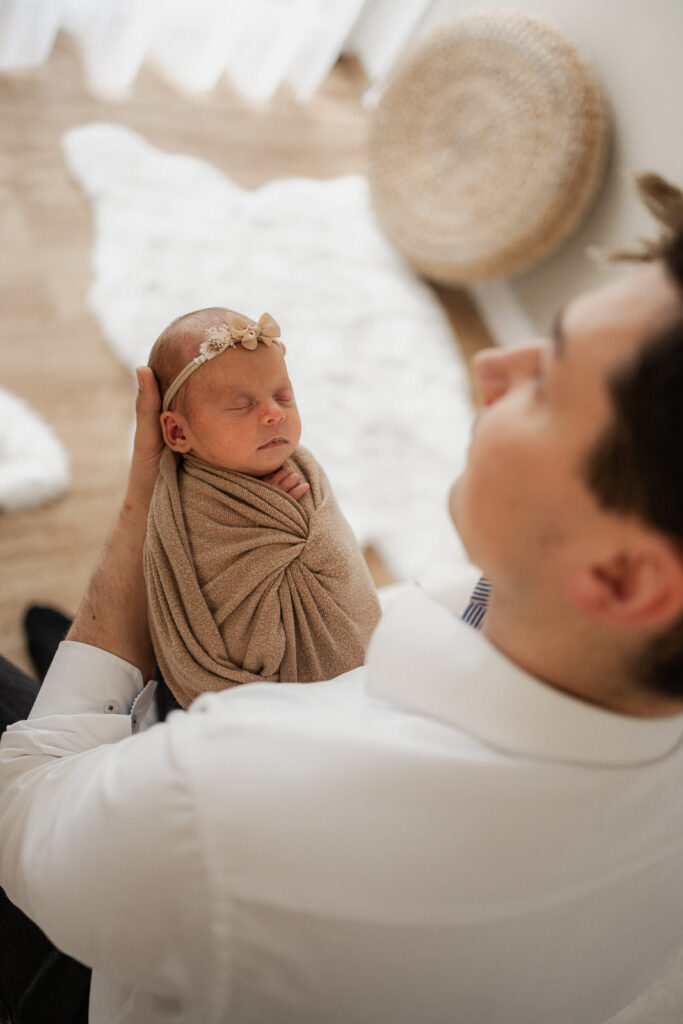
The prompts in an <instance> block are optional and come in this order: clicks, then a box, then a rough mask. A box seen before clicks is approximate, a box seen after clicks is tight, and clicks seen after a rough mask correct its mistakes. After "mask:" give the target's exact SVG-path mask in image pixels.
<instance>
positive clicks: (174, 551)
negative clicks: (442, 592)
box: [144, 308, 380, 707]
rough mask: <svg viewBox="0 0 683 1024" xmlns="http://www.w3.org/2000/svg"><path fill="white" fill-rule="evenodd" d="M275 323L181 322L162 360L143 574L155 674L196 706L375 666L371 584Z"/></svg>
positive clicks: (212, 314) (235, 316) (167, 339)
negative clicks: (305, 440) (227, 693)
mask: <svg viewBox="0 0 683 1024" xmlns="http://www.w3.org/2000/svg"><path fill="white" fill-rule="evenodd" d="M279 335H280V329H279V327H278V325H277V323H276V322H275V320H273V318H272V317H271V316H270V315H269V314H267V313H266V314H264V315H263V316H262V317H261V319H260V320H259V321H258V323H256V322H255V321H253V320H251V319H249V318H248V317H245V316H242V315H241V314H239V313H235V312H233V311H231V310H227V309H223V308H213V309H204V310H199V311H197V312H195V313H188V314H187V315H186V316H183V317H180V318H179V319H178V320H175V321H173V323H172V324H170V325H169V326H168V327H167V328H166V330H165V331H163V333H162V334H161V335H160V337H159V338H158V340H157V341H156V343H155V344H154V347H153V348H152V351H151V353H150V359H149V365H150V366H151V367H152V369H153V370H154V373H155V375H156V377H157V381H158V383H159V388H160V391H161V394H162V412H161V426H162V431H163V435H164V441H165V443H166V446H167V447H166V450H165V451H164V453H163V455H162V458H161V464H160V469H159V478H158V480H157V484H156V487H155V491H154V496H153V498H152V505H151V508H150V514H149V520H148V527H147V539H146V543H145V553H144V566H145V578H146V583H147V595H148V612H149V624H150V630H151V634H152V640H153V643H154V649H155V652H156V657H157V661H158V663H159V667H160V669H161V671H162V673H163V676H164V679H165V680H166V683H167V684H168V686H169V688H170V689H171V691H172V692H173V694H174V695H175V697H176V699H177V700H178V701H179V703H180V704H181V705H182V706H183V707H187V706H188V705H189V704H190V703H191V702H192V701H193V700H194V698H195V697H197V696H198V695H199V694H200V693H203V692H204V691H206V690H220V689H223V688H225V687H228V686H232V685H234V684H236V683H245V682H252V681H255V680H267V681H271V682H272V681H279V680H283V681H287V682H312V681H314V680H321V679H331V678H333V677H334V676H336V675H339V674H340V673H342V672H346V671H348V670H349V669H352V668H355V667H357V666H358V665H361V664H362V663H363V658H364V655H365V650H366V647H367V644H368V641H369V639H370V636H371V634H372V632H373V629H374V627H375V625H376V623H377V621H378V619H379V615H380V609H379V602H378V599H377V594H376V591H375V587H374V585H373V583H372V579H371V577H370V574H369V572H368V569H367V566H366V564H365V561H364V559H363V556H362V554H361V552H360V549H359V547H358V544H357V542H356V539H355V537H354V536H353V533H352V531H351V529H350V527H349V525H348V523H347V522H346V520H345V519H344V517H343V515H342V514H341V511H340V510H339V507H338V506H337V503H336V501H335V499H334V495H333V493H332V490H331V488H330V485H329V482H328V480H327V477H326V476H325V474H324V472H323V471H322V469H321V468H320V466H319V465H318V463H317V462H316V461H315V459H314V458H313V456H312V455H311V453H310V452H309V451H307V450H306V449H305V448H302V447H300V446H299V438H300V436H301V421H300V419H299V413H298V410H297V407H296V402H295V399H294V392H293V389H292V384H291V382H290V380H289V376H288V374H287V367H286V364H285V360H284V354H285V348H284V345H283V343H282V342H281V341H280V337H279Z"/></svg>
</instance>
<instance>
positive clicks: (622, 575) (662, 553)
mask: <svg viewBox="0 0 683 1024" xmlns="http://www.w3.org/2000/svg"><path fill="white" fill-rule="evenodd" d="M570 592H571V596H572V598H573V600H574V603H575V604H576V605H577V606H578V607H579V608H581V609H582V611H584V612H585V613H586V614H587V615H589V616H590V617H591V618H594V619H599V620H601V621H603V622H606V623H610V624H612V625H614V626H624V627H629V626H630V627H639V626H640V627H643V628H647V627H657V626H661V627H664V626H667V625H670V624H672V623H673V622H675V621H676V619H680V618H682V617H683V555H682V554H681V552H680V551H678V549H677V548H676V547H675V546H674V544H672V543H671V542H670V541H669V540H668V539H667V538H666V537H664V536H662V535H660V534H649V535H648V537H647V539H645V540H643V541H642V542H641V543H638V544H636V545H635V546H634V547H633V548H632V549H625V550H622V551H617V552H613V553H611V554H610V555H609V556H608V557H605V558H604V559H602V560H600V561H596V562H593V563H592V564H590V565H586V566H584V567H583V568H582V569H580V570H579V571H578V572H577V573H576V574H575V575H574V576H573V578H572V579H571V581H570Z"/></svg>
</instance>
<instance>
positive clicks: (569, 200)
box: [368, 12, 609, 284]
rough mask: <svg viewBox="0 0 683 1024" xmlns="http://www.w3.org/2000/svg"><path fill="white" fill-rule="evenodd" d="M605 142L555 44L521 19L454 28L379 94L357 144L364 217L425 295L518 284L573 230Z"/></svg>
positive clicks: (589, 88) (595, 100) (490, 15)
mask: <svg viewBox="0 0 683 1024" xmlns="http://www.w3.org/2000/svg"><path fill="white" fill-rule="evenodd" d="M608 135H609V131H608V120H607V112H606V107H605V103H604V100H603V96H602V90H601V88H600V85H599V82H598V80H597V78H596V76H595V74H594V73H593V72H592V70H591V69H590V68H589V67H588V66H587V64H586V63H585V62H584V61H583V60H582V58H581V57H580V56H579V54H578V53H577V51H576V49H575V47H574V46H573V45H572V44H571V43H570V42H569V41H568V40H567V39H566V38H565V37H564V36H562V35H561V34H560V33H558V32H557V31H556V30H554V29H552V28H549V27H548V26H547V25H545V24H543V23H542V22H539V21H537V20H536V19H534V18H530V17H527V16H525V15H520V14H514V13H505V12H487V13H475V14H469V15H464V16H462V17H459V18H457V19H455V20H454V21H450V22H448V23H447V24H445V25H441V26H439V28H438V29H437V30H436V31H434V32H433V33H431V34H430V35H428V36H427V37H425V39H423V40H422V41H421V42H419V43H418V44H417V45H416V46H415V47H414V48H412V49H411V50H410V51H409V52H408V53H407V54H406V55H405V56H404V57H403V59H402V60H401V61H400V62H399V64H398V65H397V66H396V68H395V70H394V72H393V74H392V75H391V77H390V79H389V81H388V82H387V86H386V89H385V91H384V94H383V96H382V99H381V101H380V104H379V106H378V108H377V110H376V111H375V114H374V117H373V120H372V124H371V129H370V139H369V171H368V174H369V180H370V188H371V193H372V198H373V203H374V206H375V210H376V213H377V217H378V219H379V222H380V224H381V226H382V228H383V229H384V231H385V233H386V234H387V236H388V237H389V238H390V239H391V241H392V242H393V243H394V244H395V245H396V246H397V248H398V249H399V250H400V251H401V252H402V253H403V254H404V255H405V256H406V257H407V259H408V260H409V261H410V262H411V263H412V264H413V265H414V266H415V267H416V269H417V270H419V271H420V272H421V273H422V274H424V275H425V276H427V277H431V278H434V279H435V280H437V281H441V282H444V283H446V284H467V283H470V282H475V281H482V280H487V279H490V278H496V277H505V276H508V275H510V274H515V273H518V272H519V271H521V270H524V269H526V268H528V267H530V266H532V265H533V264H535V263H537V262H538V261H540V260H541V259H543V258H545V257H546V256H548V255H550V253H551V252H553V251H554V250H555V249H557V248H558V247H559V246H560V245H561V244H562V242H564V241H565V240H566V238H567V237H568V236H569V235H570V234H571V233H572V232H573V231H575V230H576V228H577V227H578V226H579V224H580V222H581V220H582V219H583V217H584V216H585V214H586V213H587V211H588V208H589V206H590V204H591V202H592V200H593V198H594V197H595V194H596V191H597V189H598V187H599V185H600V182H601V181H602V177H603V172H604V169H605V162H606V156H607V149H608Z"/></svg>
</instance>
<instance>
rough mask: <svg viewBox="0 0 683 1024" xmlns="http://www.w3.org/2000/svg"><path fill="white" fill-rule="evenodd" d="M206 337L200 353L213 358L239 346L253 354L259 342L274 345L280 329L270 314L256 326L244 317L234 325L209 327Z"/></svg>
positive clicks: (262, 318) (260, 319)
mask: <svg viewBox="0 0 683 1024" xmlns="http://www.w3.org/2000/svg"><path fill="white" fill-rule="evenodd" d="M205 337H206V341H205V342H203V343H202V344H201V345H200V346H199V352H200V354H201V355H203V356H207V358H211V357H212V356H217V355H218V353H219V352H223V351H224V350H225V349H226V348H235V347H236V346H237V345H242V346H244V348H248V349H250V350H251V351H252V352H253V350H254V349H255V348H256V346H257V345H258V343H259V341H262V342H263V344H264V345H272V344H273V342H274V341H276V340H277V339H279V337H280V328H279V326H278V324H277V323H276V322H275V320H274V319H273V318H272V316H271V315H270V313H264V314H263V316H261V317H259V321H258V323H256V324H250V323H249V321H248V320H246V319H245V318H244V317H240V318H239V319H238V320H236V321H235V322H234V323H232V324H227V323H223V324H218V325H217V326H215V327H208V328H207V330H206V334H205Z"/></svg>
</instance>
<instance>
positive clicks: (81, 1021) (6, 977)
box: [0, 655, 90, 1024]
mask: <svg viewBox="0 0 683 1024" xmlns="http://www.w3.org/2000/svg"><path fill="white" fill-rule="evenodd" d="M39 689H40V684H39V683H37V682H36V681H35V680H34V679H31V678H30V677H29V676H27V675H26V674H25V673H24V672H22V671H21V670H20V669H18V668H16V666H15V665H12V664H11V663H10V662H9V661H7V659H6V658H3V657H2V656H1V655H0V732H4V731H5V729H6V728H7V726H8V725H11V724H12V722H18V721H21V719H24V718H26V717H27V715H28V713H29V711H30V710H31V708H32V707H33V702H34V700H35V699H36V695H37V693H38V690H39ZM89 994H90V969H89V968H87V967H84V966H83V964H80V963H78V962H77V961H76V960H72V958H71V957H70V956H66V955H65V954H64V953H61V952H60V951H59V950H58V949H56V948H55V946H53V944H52V943H51V942H50V940H49V939H48V938H47V936H45V935H44V934H43V932H41V930H40V928H38V927H37V925H35V924H34V923H33V921H29V919H28V918H27V917H26V915H25V914H24V913H22V911H21V910H19V908H18V907H15V906H14V904H13V903H11V902H10V900H9V899H8V898H7V896H6V895H5V893H4V892H3V890H2V889H0V1024H9V1022H11V1024H87V1020H88V998H89Z"/></svg>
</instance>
